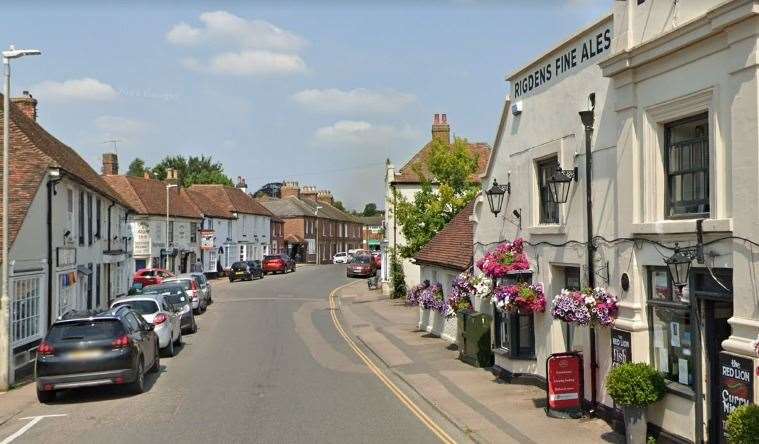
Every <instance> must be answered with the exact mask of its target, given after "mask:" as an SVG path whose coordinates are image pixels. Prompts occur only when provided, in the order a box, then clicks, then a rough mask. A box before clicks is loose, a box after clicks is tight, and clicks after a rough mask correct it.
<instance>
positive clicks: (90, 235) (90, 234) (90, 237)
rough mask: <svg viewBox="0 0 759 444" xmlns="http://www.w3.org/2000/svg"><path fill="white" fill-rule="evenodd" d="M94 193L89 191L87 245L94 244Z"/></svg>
mask: <svg viewBox="0 0 759 444" xmlns="http://www.w3.org/2000/svg"><path fill="white" fill-rule="evenodd" d="M92 216H93V214H92V193H87V245H92V241H93V240H94V239H93V234H94V231H93V229H92V222H93V221H92Z"/></svg>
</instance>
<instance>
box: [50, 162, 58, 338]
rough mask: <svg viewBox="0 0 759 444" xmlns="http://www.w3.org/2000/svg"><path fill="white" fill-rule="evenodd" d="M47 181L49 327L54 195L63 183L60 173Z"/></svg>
mask: <svg viewBox="0 0 759 444" xmlns="http://www.w3.org/2000/svg"><path fill="white" fill-rule="evenodd" d="M51 176H53V177H56V178H55V179H50V180H48V181H47V325H48V326H49V325H52V324H53V195H55V194H57V192H56V191H55V185H56V184H57V183H58V182H60V181H61V176H60V172H58V174H57V176H55V175H53V174H51Z"/></svg>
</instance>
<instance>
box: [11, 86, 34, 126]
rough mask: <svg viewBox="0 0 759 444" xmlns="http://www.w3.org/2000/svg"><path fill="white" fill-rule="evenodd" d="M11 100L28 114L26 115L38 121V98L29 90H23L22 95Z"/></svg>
mask: <svg viewBox="0 0 759 444" xmlns="http://www.w3.org/2000/svg"><path fill="white" fill-rule="evenodd" d="M11 102H13V103H14V104H15V105H16V106H17V107H18V108H19V109H20V110H21V111H22V112H23V113H24V114H26V117H28V118H30V119H32V120H34V121H35V122H36V121H37V99H35V98H34V97H32V95H31V94H29V91H24V92H22V93H21V97H14V98H12V99H11Z"/></svg>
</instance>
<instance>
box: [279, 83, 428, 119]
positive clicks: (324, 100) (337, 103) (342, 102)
mask: <svg viewBox="0 0 759 444" xmlns="http://www.w3.org/2000/svg"><path fill="white" fill-rule="evenodd" d="M292 99H293V100H295V101H296V102H297V103H298V104H300V105H301V106H303V107H304V108H308V109H311V110H314V111H319V112H328V113H361V112H364V113H393V112H397V111H400V110H401V109H403V108H404V107H406V106H407V105H409V104H411V103H413V102H415V101H416V96H414V95H413V94H407V93H400V92H396V91H373V90H369V89H364V88H358V89H352V90H349V91H344V90H340V89H336V88H331V89H307V90H303V91H300V92H297V93H295V94H293V96H292Z"/></svg>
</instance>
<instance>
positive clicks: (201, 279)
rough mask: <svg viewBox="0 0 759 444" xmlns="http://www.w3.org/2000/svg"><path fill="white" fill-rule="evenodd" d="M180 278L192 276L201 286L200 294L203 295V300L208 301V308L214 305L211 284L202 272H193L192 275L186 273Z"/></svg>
mask: <svg viewBox="0 0 759 444" xmlns="http://www.w3.org/2000/svg"><path fill="white" fill-rule="evenodd" d="M179 276H180V277H183V276H192V277H193V278H194V279H195V282H197V283H198V286H200V292H201V294H202V297H203V299H205V301H206V306H209V305H211V304H212V303H213V297H212V295H211V283H210V282H208V278H207V277H206V275H205V274H203V273H200V272H192V273H186V274H181V275H179Z"/></svg>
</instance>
